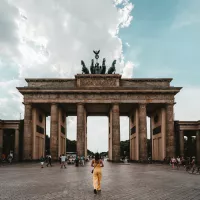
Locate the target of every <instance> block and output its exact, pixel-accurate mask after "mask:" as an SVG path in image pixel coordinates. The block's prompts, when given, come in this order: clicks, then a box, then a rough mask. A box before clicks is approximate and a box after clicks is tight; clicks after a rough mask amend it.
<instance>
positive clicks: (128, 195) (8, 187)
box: [0, 161, 200, 200]
mask: <svg viewBox="0 0 200 200" xmlns="http://www.w3.org/2000/svg"><path fill="white" fill-rule="evenodd" d="M91 169H92V168H91V167H90V163H87V164H86V166H85V167H78V168H76V167H74V166H73V165H68V166H67V169H60V166H59V164H57V163H56V164H54V166H53V167H46V166H45V168H43V169H41V168H40V164H39V163H38V164H36V163H34V164H13V165H6V166H1V167H0V199H4V200H29V199H30V200H32V199H35V200H36V199H37V200H40V199H41V200H46V199H56V200H62V199H65V200H70V199H77V200H78V199H87V200H90V199H106V200H111V199H113V200H116V199H127V200H129V199H134V200H136V199H138V200H143V199H144V200H147V199H153V200H157V199H162V200H165V199H172V200H174V199H175V200H179V199H180V200H184V199H187V200H188V199H197V200H199V199H200V175H192V174H188V173H187V172H185V171H184V170H183V169H181V170H179V171H177V170H173V169H171V167H170V166H169V165H160V164H157V165H156V164H149V165H143V164H132V163H131V164H130V165H125V164H113V163H109V162H107V161H105V167H104V168H103V180H102V192H101V193H100V194H97V195H95V194H93V187H92V174H91Z"/></svg>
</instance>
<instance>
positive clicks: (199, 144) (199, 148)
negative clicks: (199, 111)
mask: <svg viewBox="0 0 200 200" xmlns="http://www.w3.org/2000/svg"><path fill="white" fill-rule="evenodd" d="M196 157H197V163H198V164H200V130H198V131H197V132H196Z"/></svg>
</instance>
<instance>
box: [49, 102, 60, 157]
mask: <svg viewBox="0 0 200 200" xmlns="http://www.w3.org/2000/svg"><path fill="white" fill-rule="evenodd" d="M50 123H51V124H50V151H51V152H50V153H51V157H52V159H53V160H57V159H58V156H59V155H58V105H57V104H52V105H51V122H50Z"/></svg>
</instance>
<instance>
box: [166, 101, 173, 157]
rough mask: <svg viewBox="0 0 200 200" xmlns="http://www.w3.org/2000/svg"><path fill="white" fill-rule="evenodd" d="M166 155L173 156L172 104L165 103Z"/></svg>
mask: <svg viewBox="0 0 200 200" xmlns="http://www.w3.org/2000/svg"><path fill="white" fill-rule="evenodd" d="M166 133H167V134H166V140H167V141H166V156H167V157H173V156H175V137H174V104H167V105H166Z"/></svg>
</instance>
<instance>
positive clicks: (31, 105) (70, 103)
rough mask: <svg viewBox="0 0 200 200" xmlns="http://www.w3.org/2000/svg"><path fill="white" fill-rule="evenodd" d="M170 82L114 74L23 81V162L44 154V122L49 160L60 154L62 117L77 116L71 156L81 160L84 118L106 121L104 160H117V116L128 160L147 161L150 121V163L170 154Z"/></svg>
mask: <svg viewBox="0 0 200 200" xmlns="http://www.w3.org/2000/svg"><path fill="white" fill-rule="evenodd" d="M171 81H172V79H170V78H156V79H143V78H139V79H137V78H129V79H125V78H121V75H119V74H77V75H76V76H75V78H74V79H61V78H59V79H47V78H45V79H38V78H37V79H26V82H27V83H28V86H26V87H18V88H17V89H18V90H19V91H20V93H21V94H22V95H23V96H24V102H23V103H24V106H25V113H24V159H26V158H28V157H30V156H31V157H32V158H33V159H38V158H39V157H40V156H41V155H44V151H45V133H46V117H47V116H51V120H50V148H51V155H52V158H53V159H57V158H58V156H59V155H60V154H61V153H65V151H66V142H65V139H66V136H67V131H66V130H67V127H66V117H67V116H77V154H78V155H79V156H81V155H84V156H86V155H87V117H88V116H107V117H108V122H109V133H108V143H109V145H108V146H109V159H110V160H112V161H119V159H120V116H128V117H129V119H130V127H129V130H130V159H131V160H147V123H146V117H147V116H149V117H150V119H151V120H150V121H151V137H152V159H153V160H163V159H164V157H166V156H167V157H168V156H169V157H171V156H174V154H175V140H174V103H175V102H174V96H175V95H176V94H177V93H178V92H179V91H180V89H181V88H180V87H173V86H170V82H171Z"/></svg>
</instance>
